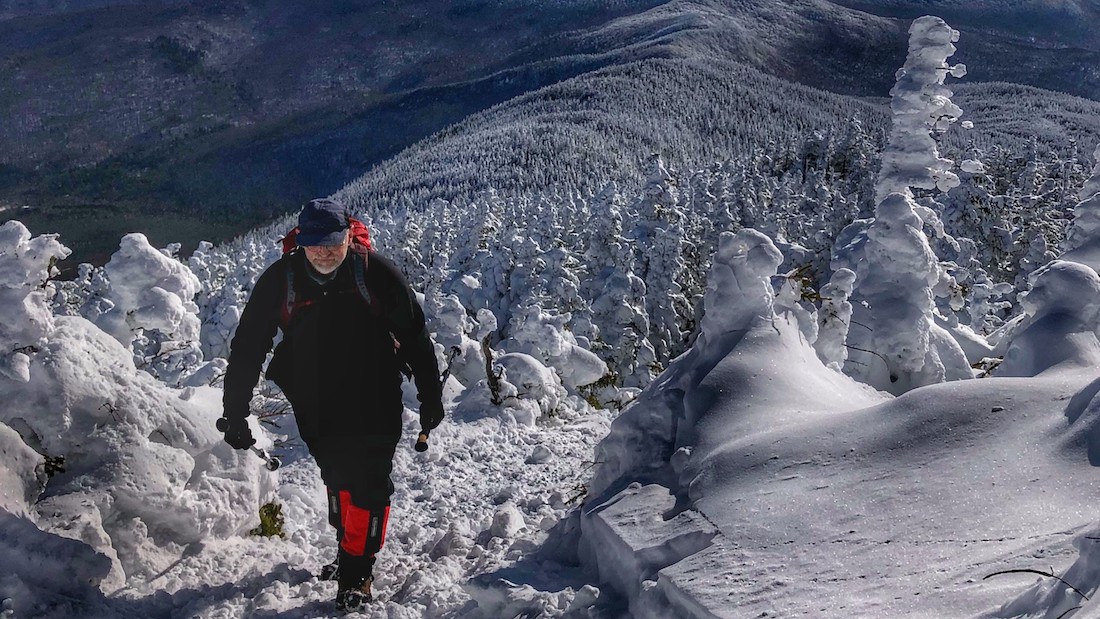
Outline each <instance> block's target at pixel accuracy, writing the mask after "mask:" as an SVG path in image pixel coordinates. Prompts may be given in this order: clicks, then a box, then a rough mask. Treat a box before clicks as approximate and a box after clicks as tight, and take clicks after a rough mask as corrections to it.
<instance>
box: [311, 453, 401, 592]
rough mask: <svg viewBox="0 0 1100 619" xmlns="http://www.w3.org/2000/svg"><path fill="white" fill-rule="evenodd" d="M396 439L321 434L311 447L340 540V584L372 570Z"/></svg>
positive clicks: (382, 533)
mask: <svg viewBox="0 0 1100 619" xmlns="http://www.w3.org/2000/svg"><path fill="white" fill-rule="evenodd" d="M396 449H397V443H396V441H394V440H392V439H390V438H385V437H321V438H317V439H314V440H311V441H309V451H310V453H311V454H312V455H313V457H314V459H315V460H316V461H317V466H318V467H320V469H321V479H322V480H324V482H325V486H326V487H327V490H328V511H329V524H331V525H332V526H333V527H335V528H336V539H337V542H338V543H339V546H340V550H339V557H338V560H339V563H340V571H339V576H338V578H339V583H340V586H341V588H351V587H356V586H358V585H360V584H362V582H363V580H364V579H366V578H368V577H369V576H371V573H372V571H373V569H374V561H375V554H376V553H377V552H378V551H379V550H380V549H381V548H382V544H383V543H384V542H385V540H386V526H387V524H388V523H389V516H390V496H391V495H392V494H393V489H394V488H393V482H392V481H391V480H390V472H391V471H392V470H393V454H394V451H395V450H396Z"/></svg>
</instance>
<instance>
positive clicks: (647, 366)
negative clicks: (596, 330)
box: [592, 271, 657, 387]
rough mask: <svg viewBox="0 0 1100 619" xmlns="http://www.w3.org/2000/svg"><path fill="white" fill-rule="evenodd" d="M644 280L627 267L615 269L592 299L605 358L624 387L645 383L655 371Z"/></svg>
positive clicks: (648, 381)
mask: <svg viewBox="0 0 1100 619" xmlns="http://www.w3.org/2000/svg"><path fill="white" fill-rule="evenodd" d="M645 293H646V286H645V282H643V281H642V280H641V278H639V277H638V276H636V275H634V274H633V273H631V272H629V271H627V272H625V273H620V272H616V273H613V274H612V275H611V276H610V277H609V278H608V279H607V280H606V282H605V283H604V289H603V292H602V293H601V294H600V296H599V297H597V298H596V300H595V301H593V302H592V313H593V315H594V317H595V318H594V319H595V322H596V324H598V325H599V327H600V338H601V339H602V341H603V343H604V344H605V345H606V349H605V350H606V352H605V353H604V359H606V360H607V361H608V363H609V365H610V367H611V370H612V371H613V372H614V373H615V375H616V377H617V379H618V380H617V382H618V384H619V385H620V386H622V387H645V386H646V385H648V384H649V383H650V381H652V380H653V377H654V376H655V375H656V363H657V354H656V352H655V351H654V350H653V345H652V344H650V342H649V337H648V335H649V315H648V314H647V313H646V311H645V297H646V294H645Z"/></svg>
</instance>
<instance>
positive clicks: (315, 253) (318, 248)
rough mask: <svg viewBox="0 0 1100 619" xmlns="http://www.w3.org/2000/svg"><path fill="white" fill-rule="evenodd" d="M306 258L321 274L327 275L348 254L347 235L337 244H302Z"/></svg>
mask: <svg viewBox="0 0 1100 619" xmlns="http://www.w3.org/2000/svg"><path fill="white" fill-rule="evenodd" d="M302 249H304V250H305V252H306V259H307V260H309V263H310V264H311V265H312V266H313V268H314V269H316V270H317V272H318V273H320V274H322V275H328V274H329V273H332V272H333V271H335V270H336V269H337V267H339V266H340V264H341V263H343V262H344V258H346V257H347V255H348V235H347V233H346V232H345V233H344V241H343V242H342V243H340V244H339V245H303V246H302Z"/></svg>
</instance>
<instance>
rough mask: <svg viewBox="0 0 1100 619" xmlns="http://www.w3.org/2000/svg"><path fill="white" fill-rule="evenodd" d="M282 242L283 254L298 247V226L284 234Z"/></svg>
mask: <svg viewBox="0 0 1100 619" xmlns="http://www.w3.org/2000/svg"><path fill="white" fill-rule="evenodd" d="M282 243H283V255H286V254H289V253H290V252H292V251H294V248H296V247H298V227H297V226H295V227H294V229H293V230H291V231H290V232H287V233H286V236H284V237H283V239H282Z"/></svg>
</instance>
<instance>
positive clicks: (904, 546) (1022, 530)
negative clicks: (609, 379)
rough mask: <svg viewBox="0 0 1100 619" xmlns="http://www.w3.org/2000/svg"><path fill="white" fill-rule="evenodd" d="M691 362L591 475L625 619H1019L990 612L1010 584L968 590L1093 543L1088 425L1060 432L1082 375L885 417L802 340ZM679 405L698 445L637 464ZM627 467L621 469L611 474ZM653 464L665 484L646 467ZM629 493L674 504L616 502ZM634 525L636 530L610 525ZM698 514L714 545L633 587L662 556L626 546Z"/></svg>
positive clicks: (767, 337) (920, 393)
mask: <svg viewBox="0 0 1100 619" xmlns="http://www.w3.org/2000/svg"><path fill="white" fill-rule="evenodd" d="M697 359H698V362H699V363H698V364H695V365H692V366H690V367H675V368H672V369H670V370H669V372H671V373H674V374H676V375H677V376H679V377H681V381H679V382H675V381H659V382H658V383H656V384H655V385H654V387H652V388H651V389H649V390H647V391H646V392H644V393H643V394H642V396H641V397H640V398H639V400H638V402H637V403H636V404H635V405H634V406H633V407H631V408H630V409H628V410H627V411H626V412H625V413H624V414H623V415H622V416H621V417H620V418H619V419H618V420H617V421H616V422H615V424H614V426H613V431H612V434H611V435H610V436H609V437H608V438H607V439H605V440H604V442H603V443H602V444H601V448H600V450H601V451H600V453H601V458H600V459H601V460H610V461H611V463H609V464H602V465H600V467H599V468H598V470H597V476H596V479H597V484H595V490H596V491H597V492H605V493H606V494H604V495H601V496H600V498H599V499H597V500H596V501H593V502H592V503H590V505H593V506H592V507H586V508H585V512H584V515H583V517H582V518H584V520H585V522H586V527H585V536H584V538H583V540H582V543H583V544H584V545H586V546H587V547H588V548H589V549H590V552H592V553H595V554H596V555H598V557H599V558H598V559H597V560H595V561H594V562H595V563H597V565H598V569H599V570H600V572H601V573H605V572H606V573H617V572H620V571H626V572H627V573H631V574H641V575H642V579H634V578H632V579H631V583H632V585H631V586H632V587H633V588H627V589H626V595H627V596H628V597H629V599H630V608H631V611H632V613H633V614H634V616H646V617H648V616H654V617H658V616H676V617H715V616H717V617H744V616H751V617H756V616H797V615H811V616H815V617H852V616H858V617H863V616H889V617H948V616H951V617H960V616H977V615H979V613H986V612H989V613H991V614H989V615H988V616H1025V613H1024V612H1017V613H1012V614H995V613H993V612H992V611H994V609H996V608H997V607H998V606H999V605H1001V604H1002V603H1003V601H1004V600H1005V599H1006V597H1010V595H1011V594H1010V591H1011V590H1012V587H1013V585H1016V586H1019V585H1020V584H1022V583H1021V582H1020V581H1019V580H1016V581H1013V579H1012V578H1009V577H1002V579H1001V580H995V581H990V582H983V581H982V578H983V577H984V576H985V575H987V574H990V573H992V572H995V571H999V570H1003V569H1013V568H1019V567H1034V566H1036V564H1037V563H1036V559H1039V560H1040V561H1039V563H1038V565H1039V566H1041V567H1042V569H1047V563H1054V564H1055V565H1058V566H1060V567H1059V568H1058V570H1057V571H1059V572H1060V573H1061V572H1062V571H1064V569H1065V567H1067V566H1068V565H1069V564H1071V563H1072V562H1073V561H1074V554H1075V551H1074V549H1073V543H1074V541H1075V540H1076V542H1077V543H1078V544H1082V543H1084V542H1083V541H1082V540H1083V538H1084V536H1086V535H1088V534H1089V532H1090V531H1095V528H1096V520H1095V518H1096V516H1095V500H1094V497H1095V496H1097V495H1096V493H1097V492H1098V491H1100V478H1098V477H1097V476H1096V475H1095V472H1094V471H1095V469H1094V468H1093V464H1092V463H1090V455H1089V454H1088V453H1086V452H1087V451H1088V450H1089V449H1090V447H1089V446H1088V444H1089V442H1090V441H1091V442H1092V443H1093V444H1095V443H1096V442H1097V439H1098V438H1100V437H1098V435H1097V434H1096V432H1097V426H1096V417H1095V409H1092V410H1090V413H1091V416H1088V417H1087V418H1086V416H1085V415H1073V414H1072V413H1073V412H1074V409H1075V408H1077V409H1079V408H1082V404H1081V403H1082V402H1091V401H1092V397H1093V396H1094V395H1095V394H1096V392H1097V387H1096V386H1095V384H1092V385H1090V383H1089V381H1091V380H1093V378H1094V375H1093V374H1092V373H1091V372H1090V371H1089V369H1088V368H1081V367H1079V366H1073V367H1066V368H1063V369H1056V370H1051V371H1050V372H1049V373H1048V374H1044V375H1043V376H1041V377H1036V378H1032V377H1029V378H991V379H984V380H971V381H959V382H954V383H947V384H939V385H934V386H930V387H925V388H921V389H917V390H914V391H911V392H909V393H907V394H906V395H904V396H902V397H899V398H896V399H894V398H890V397H888V396H886V395H883V394H875V393H873V392H869V391H868V390H867V389H866V387H864V386H862V385H859V384H857V383H854V382H853V381H851V380H850V379H848V378H847V377H845V376H843V375H841V374H839V373H837V372H835V371H834V370H831V369H829V368H826V367H824V366H823V365H822V364H821V363H820V361H818V359H817V357H816V355H815V354H814V353H813V351H812V350H811V349H809V348H808V347H807V346H806V344H805V342H803V341H802V340H801V339H800V337H799V331H798V329H797V326H796V325H794V324H791V323H790V322H787V321H783V320H774V321H772V320H766V319H764V318H759V319H758V320H757V321H756V322H755V323H754V325H753V327H752V328H751V329H750V330H749V331H748V333H746V334H745V335H744V336H743V337H742V339H741V340H740V341H739V342H738V343H737V344H736V345H735V346H734V347H733V349H732V350H731V351H730V352H729V353H728V355H726V356H725V357H724V358H723V359H722V360H721V361H720V362H719V363H718V364H717V365H714V366H713V368H711V369H709V370H707V369H706V368H707V367H709V365H710V364H709V363H706V359H705V357H698V358H697ZM700 366H702V367H700ZM700 374H702V377H701V378H697V379H695V380H692V381H691V382H685V381H684V380H683V377H688V376H692V375H695V376H699V375H700ZM1075 400H1076V402H1075ZM1067 403H1070V408H1068V409H1067ZM1074 404H1076V407H1074ZM677 407H684V408H687V409H690V410H692V411H693V413H692V414H691V415H690V417H696V418H697V422H696V423H695V424H694V428H693V429H691V430H685V429H683V428H681V429H678V431H677V432H676V433H675V436H676V437H683V438H677V439H676V440H675V441H674V442H672V443H671V444H662V445H658V446H656V447H654V446H653V445H645V446H641V447H640V448H638V447H633V448H632V445H638V443H637V441H636V440H635V439H634V435H633V433H634V432H637V431H640V429H639V428H640V427H641V426H645V425H646V424H647V423H648V422H649V420H650V419H652V418H654V417H658V416H660V413H658V412H656V411H655V410H654V409H661V410H663V412H664V413H665V414H666V415H668V416H672V411H673V410H676V409H677ZM1067 416H1068V417H1067ZM1075 416H1076V419H1074V417H1075ZM681 423H683V422H681ZM666 436H671V434H670V435H666ZM685 439H686V440H685ZM1092 449H1095V448H1092ZM632 450H633V451H632ZM643 450H644V451H643ZM637 451H643V453H637ZM670 453H677V454H679V455H680V457H679V458H676V457H669V456H668V454H670ZM626 454H630V455H631V456H632V457H633V459H634V462H635V465H634V466H633V467H630V468H626V469H625V470H624V467H622V466H621V465H617V464H614V462H617V461H621V460H622V459H623V458H624V457H627V456H626ZM654 461H663V462H664V470H653V468H652V467H650V468H647V467H645V466H642V463H647V462H648V463H650V464H652V462H654ZM632 479H640V480H645V479H649V480H660V481H661V482H663V483H665V484H668V485H669V486H668V487H667V489H666V488H660V489H659V490H658V489H657V487H655V486H653V485H646V486H639V484H638V483H633V484H631V485H628V486H627V487H626V488H625V489H623V490H617V488H620V487H621V485H622V484H623V483H625V482H627V481H630V480H632ZM661 492H664V493H666V494H674V495H675V496H676V497H677V501H676V503H677V504H678V506H677V508H676V509H673V505H672V503H673V502H672V501H671V499H667V500H666V501H665V502H664V503H663V504H662V503H661V502H660V501H657V500H655V499H654V497H655V496H659V495H660V494H661ZM607 505H615V506H616V507H615V509H614V511H610V510H609V509H608V507H607ZM632 510H633V512H634V515H633V516H631V518H633V520H634V521H635V522H636V523H637V524H636V525H635V526H634V527H624V526H623V525H622V522H623V518H624V516H623V515H624V514H629V513H632ZM647 510H648V511H647ZM638 511H640V512H642V513H637V512H638ZM692 513H695V514H696V516H695V517H696V518H699V519H703V520H705V521H706V522H708V523H711V524H712V525H713V526H714V527H715V528H716V529H717V531H718V533H717V534H716V535H714V537H713V539H711V540H710V541H709V544H705V545H704V546H705V550H703V549H701V548H700V549H695V550H691V551H690V552H685V551H684V550H683V549H672V548H667V549H665V550H663V551H661V552H659V553H658V554H661V556H660V557H657V558H654V559H651V560H650V561H649V563H647V565H648V566H649V570H648V571H646V569H644V568H643V569H641V570H639V568H637V567H636V564H637V563H638V561H639V558H638V557H639V555H640V554H643V553H645V552H647V550H646V549H651V548H653V547H656V546H659V544H658V543H656V542H654V541H652V540H650V541H646V540H642V539H640V538H639V537H638V536H639V535H642V534H646V532H647V531H648V533H650V534H653V535H655V536H656V537H658V538H662V537H669V536H667V535H662V534H660V533H659V530H660V528H661V527H664V526H667V522H668V519H669V518H670V517H671V516H672V515H673V514H675V517H676V518H682V517H683V516H684V515H685V514H692ZM589 522H591V523H590V524H588V523H589ZM638 528H641V529H642V531H638V530H637V529H638ZM616 529H620V530H616ZM689 529H690V527H688V528H685V529H683V530H684V531H687V530H689ZM677 531H680V529H677ZM1093 534H1094V533H1093ZM700 535H702V534H700ZM648 552H656V551H653V550H649V551H648ZM662 553H663V554H662ZM582 555H583V553H582ZM609 557H610V558H611V559H610V560H609ZM1081 561H1082V562H1086V560H1085V559H1082V560H1081ZM1091 569H1092V571H1093V572H1095V567H1092V568H1091ZM1077 571H1078V572H1087V571H1088V570H1087V569H1084V568H1081V567H1078V568H1077ZM653 572H655V574H654V573H653ZM644 580H648V581H653V584H652V585H651V586H649V587H645V586H638V585H641V584H643V581H644ZM608 581H609V582H612V581H611V580H610V579H608ZM1077 582H1078V583H1079V586H1082V587H1088V589H1086V592H1088V591H1091V590H1094V589H1095V588H1096V587H1098V586H1100V581H1097V580H1096V578H1095V577H1092V578H1091V580H1090V579H1088V578H1082V579H1079V580H1078V581H1077ZM620 586H622V585H620ZM616 588H617V589H618V588H619V587H616ZM1035 597H1037V596H1035ZM1046 607H1047V606H1046V604H1045V603H1044V605H1042V606H1040V605H1038V604H1032V605H1028V606H1026V608H1027V612H1031V613H1034V612H1038V611H1037V610H1036V609H1037V608H1043V609H1045V608H1046ZM1063 610H1064V609H1063ZM981 616H987V615H981ZM1027 616H1033V615H1027ZM1035 616H1038V615H1035ZM1052 616H1057V615H1056V614H1055V615H1052Z"/></svg>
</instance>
